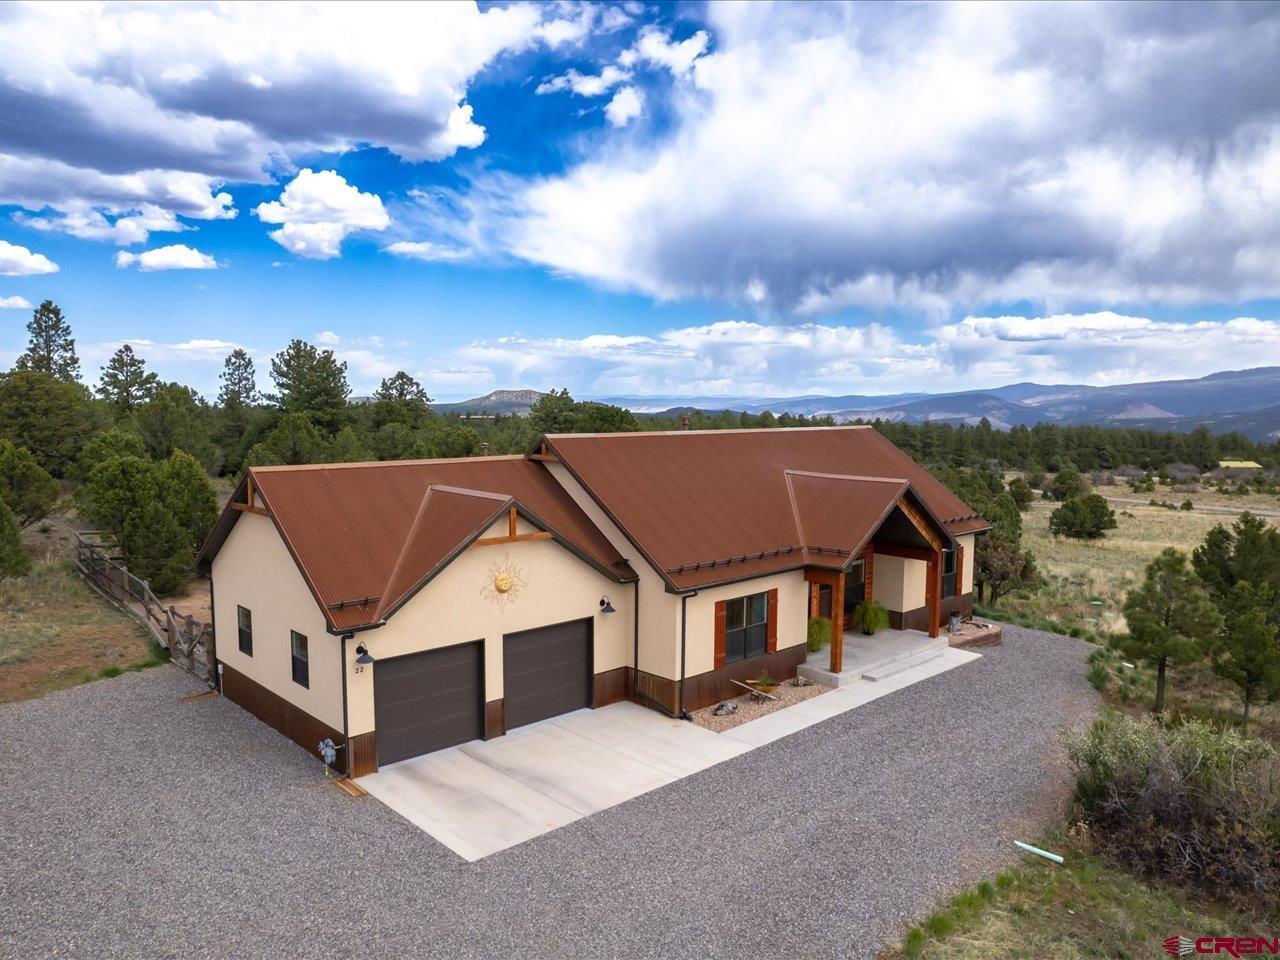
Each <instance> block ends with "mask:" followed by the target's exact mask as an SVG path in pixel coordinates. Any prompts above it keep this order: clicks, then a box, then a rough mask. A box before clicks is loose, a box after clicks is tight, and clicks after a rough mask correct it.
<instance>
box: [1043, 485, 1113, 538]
mask: <svg viewBox="0 0 1280 960" xmlns="http://www.w3.org/2000/svg"><path fill="white" fill-rule="evenodd" d="M1115 528H1116V515H1115V511H1113V510H1112V509H1111V508H1110V507H1109V506H1107V501H1106V500H1104V499H1103V498H1102V497H1101V496H1099V495H1098V494H1096V493H1089V494H1085V495H1084V496H1083V497H1072V498H1071V499H1070V500H1068V501H1067V502H1066V503H1064V504H1063V505H1062V506H1060V507H1058V509H1056V510H1054V511H1053V513H1051V514H1050V515H1049V532H1050V533H1052V534H1053V535H1054V536H1056V537H1059V536H1060V537H1075V538H1076V539H1079V540H1096V539H1098V538H1099V537H1101V536H1103V535H1104V534H1105V533H1106V531H1108V530H1114V529H1115Z"/></svg>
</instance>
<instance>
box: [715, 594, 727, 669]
mask: <svg viewBox="0 0 1280 960" xmlns="http://www.w3.org/2000/svg"><path fill="white" fill-rule="evenodd" d="M724 605H725V601H723V600H717V601H716V654H715V667H716V669H717V670H719V669H720V668H721V667H723V666H724V623H725V613H724Z"/></svg>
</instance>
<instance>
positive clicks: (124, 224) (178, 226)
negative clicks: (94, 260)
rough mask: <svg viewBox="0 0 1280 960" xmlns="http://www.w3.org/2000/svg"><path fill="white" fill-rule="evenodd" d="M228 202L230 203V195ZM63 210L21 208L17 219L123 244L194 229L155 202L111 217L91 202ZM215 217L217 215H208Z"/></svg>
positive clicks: (29, 224) (39, 227)
mask: <svg viewBox="0 0 1280 960" xmlns="http://www.w3.org/2000/svg"><path fill="white" fill-rule="evenodd" d="M224 196H227V202H228V204H229V203H230V197H229V196H228V195H226V194H224ZM63 210H64V212H63V213H61V214H59V215H54V216H29V215H27V214H24V213H22V212H21V211H19V212H18V213H17V214H15V215H14V220H15V221H17V222H18V223H20V224H22V225H23V226H24V227H31V228H33V229H36V230H57V231H60V232H62V233H68V234H70V235H71V236H73V237H79V238H80V239H82V240H110V241H112V242H114V243H116V244H118V245H120V246H129V245H131V244H135V243H146V242H147V240H148V239H149V238H150V236H151V234H152V233H180V232H182V231H184V230H190V229H193V228H191V227H188V226H186V225H185V224H184V223H182V221H180V220H179V219H178V218H177V216H176V215H175V214H173V213H172V212H170V211H168V210H164V209H161V208H160V207H158V206H156V205H155V204H154V203H143V204H141V205H140V207H139V208H138V211H137V212H136V213H131V214H128V215H125V216H118V215H117V216H115V217H114V219H111V218H109V217H108V216H107V215H106V214H104V213H103V212H102V210H101V209H99V208H95V207H93V206H91V205H89V204H84V203H78V202H72V203H67V204H65V205H64V207H63ZM222 212H225V213H229V214H231V215H234V213H235V211H234V210H230V209H226V208H221V209H220V211H219V215H220V214H221V213H222ZM206 219H214V218H206Z"/></svg>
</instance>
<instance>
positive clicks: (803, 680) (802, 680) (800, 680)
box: [791, 675, 813, 687]
mask: <svg viewBox="0 0 1280 960" xmlns="http://www.w3.org/2000/svg"><path fill="white" fill-rule="evenodd" d="M791 685H792V686H793V687H812V686H813V681H812V680H810V679H809V678H808V677H802V676H799V675H796V676H794V677H792V678H791Z"/></svg>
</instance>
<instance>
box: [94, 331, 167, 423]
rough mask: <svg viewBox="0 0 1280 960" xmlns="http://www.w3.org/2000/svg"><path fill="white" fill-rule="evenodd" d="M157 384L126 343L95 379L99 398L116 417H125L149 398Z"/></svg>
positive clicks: (154, 377)
mask: <svg viewBox="0 0 1280 960" xmlns="http://www.w3.org/2000/svg"><path fill="white" fill-rule="evenodd" d="M158 381H159V377H157V376H156V375H155V374H154V373H148V372H147V367H146V364H145V363H144V362H143V360H142V358H141V357H139V356H138V355H137V354H136V353H134V352H133V347H131V346H129V344H127V343H126V344H125V345H124V346H122V347H121V348H120V349H119V350H117V351H116V352H115V353H113V354H112V355H111V359H110V360H108V361H107V365H106V366H105V367H103V368H102V377H101V378H100V379H99V380H98V396H100V397H102V399H104V400H106V401H107V402H108V403H110V404H111V405H112V406H113V407H115V411H116V416H117V417H118V418H119V417H124V416H127V415H128V414H130V413H132V412H133V411H134V410H136V409H137V408H138V407H139V406H140V405H141V404H143V403H144V402H145V401H147V400H148V399H150V397H151V395H152V394H153V393H154V392H155V388H156V384H157V382H158Z"/></svg>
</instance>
